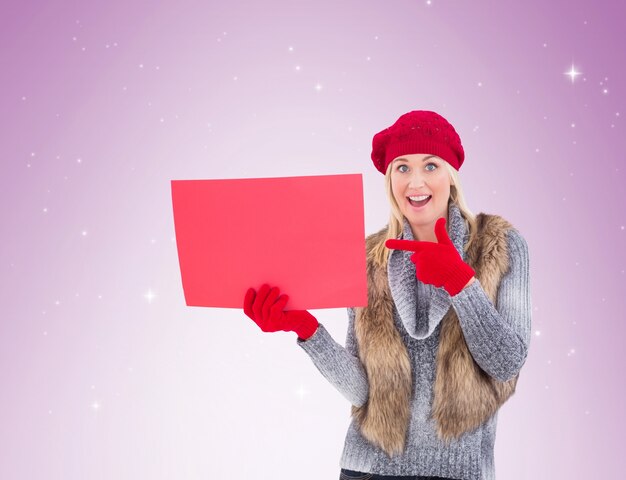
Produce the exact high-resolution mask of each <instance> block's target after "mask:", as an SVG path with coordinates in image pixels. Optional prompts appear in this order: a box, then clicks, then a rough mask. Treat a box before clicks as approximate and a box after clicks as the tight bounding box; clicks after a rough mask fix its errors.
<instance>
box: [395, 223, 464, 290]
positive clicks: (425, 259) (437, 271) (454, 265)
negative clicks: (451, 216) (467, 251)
mask: <svg viewBox="0 0 626 480" xmlns="http://www.w3.org/2000/svg"><path fill="white" fill-rule="evenodd" d="M445 225H446V219H445V218H443V217H442V218H440V219H438V220H437V223H436V224H435V235H436V236H437V242H420V241H417V240H396V239H389V240H387V241H386V242H385V246H386V247H387V248H392V249H396V250H407V251H410V252H415V253H414V254H413V255H411V261H412V262H413V263H414V264H415V275H416V276H417V278H418V279H419V280H421V281H422V282H424V283H428V284H431V285H435V286H436V287H443V288H444V289H445V290H446V291H447V292H448V293H449V294H450V295H456V294H457V293H459V292H460V291H461V290H463V288H464V287H465V285H467V282H468V281H469V280H470V279H471V278H472V277H473V276H474V274H475V272H474V269H473V268H472V267H470V266H469V265H468V264H467V263H465V262H464V261H463V259H462V258H461V256H460V255H459V252H457V250H456V248H455V246H454V244H453V243H452V240H450V238H449V237H448V233H447V232H446V227H445Z"/></svg>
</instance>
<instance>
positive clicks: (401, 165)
mask: <svg viewBox="0 0 626 480" xmlns="http://www.w3.org/2000/svg"><path fill="white" fill-rule="evenodd" d="M402 167H406V168H409V167H407V166H406V165H405V164H403V163H401V164H400V165H398V168H396V170H399V171H400V172H402V173H404V172H406V170H400V169H401V168H402Z"/></svg>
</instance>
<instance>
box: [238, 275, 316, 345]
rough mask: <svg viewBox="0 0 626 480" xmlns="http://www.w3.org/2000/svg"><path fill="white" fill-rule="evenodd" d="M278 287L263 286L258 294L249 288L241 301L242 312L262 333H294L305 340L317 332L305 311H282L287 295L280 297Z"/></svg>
mask: <svg viewBox="0 0 626 480" xmlns="http://www.w3.org/2000/svg"><path fill="white" fill-rule="evenodd" d="M279 294H280V290H279V289H278V287H272V288H271V289H270V286H269V285H268V284H266V283H265V284H263V285H262V286H261V288H260V289H259V291H258V293H257V292H256V291H255V290H254V289H253V288H249V289H248V291H247V292H246V296H245V298H244V301H243V311H244V313H245V314H246V315H247V316H248V317H250V318H251V319H252V320H254V322H255V323H256V324H257V325H258V326H259V328H260V329H261V330H263V331H264V332H278V331H281V330H282V331H284V332H296V333H297V334H298V337H300V338H301V339H303V340H306V339H307V338H309V337H310V336H311V335H313V334H314V333H315V330H317V326H318V321H317V319H316V318H315V317H314V316H313V315H311V314H310V313H309V312H307V311H306V310H288V311H286V312H285V311H284V310H283V309H284V308H285V305H286V304H287V302H288V301H289V296H288V295H284V294H283V295H280V296H279Z"/></svg>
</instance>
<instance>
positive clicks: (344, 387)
mask: <svg viewBox="0 0 626 480" xmlns="http://www.w3.org/2000/svg"><path fill="white" fill-rule="evenodd" d="M354 316H355V314H354V309H353V308H348V319H349V322H348V333H347V336H346V347H345V348H344V347H342V346H341V345H339V344H338V343H337V342H336V341H335V340H334V339H333V338H332V337H331V335H330V333H328V330H326V328H324V325H322V324H321V323H320V324H319V326H318V327H317V330H316V331H315V333H314V334H313V335H312V336H311V337H309V338H308V339H306V340H302V339H301V338H297V339H296V342H297V343H298V345H299V346H300V347H301V348H302V349H303V350H304V351H305V352H306V353H307V354H308V355H309V356H310V357H311V360H312V361H313V364H314V365H315V367H316V368H317V369H318V370H319V371H320V372H321V374H322V375H323V376H324V377H325V378H326V379H327V380H328V381H329V382H330V383H331V384H332V385H333V386H334V387H335V388H336V389H337V390H339V392H340V393H341V394H342V395H343V396H344V397H346V398H347V399H348V400H349V401H350V402H351V403H352V404H353V405H356V406H357V407H360V406H362V405H364V404H365V402H366V401H367V397H368V393H369V384H368V381H367V374H366V372H365V368H364V367H363V364H362V363H361V360H360V359H359V357H358V354H357V346H356V342H355V338H354V318H355V317H354Z"/></svg>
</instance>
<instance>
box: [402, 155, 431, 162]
mask: <svg viewBox="0 0 626 480" xmlns="http://www.w3.org/2000/svg"><path fill="white" fill-rule="evenodd" d="M436 156H437V155H428V156H427V157H424V158H422V162H425V161H426V160H428V159H429V158H435V157H436ZM398 160H404V161H405V162H408V161H409V160H408V159H407V158H404V157H398V158H396V159H395V160H394V161H393V162H392V163H395V162H397V161H398Z"/></svg>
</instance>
